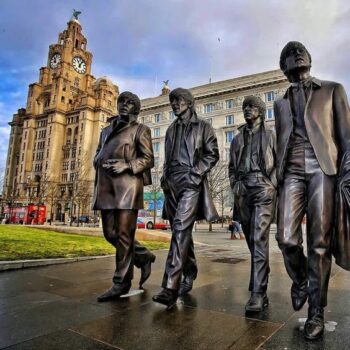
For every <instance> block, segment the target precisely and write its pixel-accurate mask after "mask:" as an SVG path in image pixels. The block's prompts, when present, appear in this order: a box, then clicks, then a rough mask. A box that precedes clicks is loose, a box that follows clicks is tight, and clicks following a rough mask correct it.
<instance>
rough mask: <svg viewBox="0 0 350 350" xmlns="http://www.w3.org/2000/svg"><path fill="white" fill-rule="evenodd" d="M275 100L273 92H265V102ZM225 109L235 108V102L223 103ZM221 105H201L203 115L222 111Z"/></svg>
mask: <svg viewBox="0 0 350 350" xmlns="http://www.w3.org/2000/svg"><path fill="white" fill-rule="evenodd" d="M274 100H275V93H274V91H269V92H265V102H271V101H274ZM225 107H226V109H231V108H233V107H235V102H234V100H233V99H230V100H226V101H225ZM222 108H223V103H222V102H217V103H206V104H204V105H203V112H204V113H212V112H214V111H215V110H218V109H222Z"/></svg>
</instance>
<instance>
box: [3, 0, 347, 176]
mask: <svg viewBox="0 0 350 350" xmlns="http://www.w3.org/2000/svg"><path fill="white" fill-rule="evenodd" d="M73 8H75V9H77V10H80V11H82V14H81V15H80V17H79V20H80V23H81V24H82V27H83V32H84V35H85V36H86V37H87V39H88V50H89V51H91V52H92V53H93V56H94V57H93V66H92V74H93V75H94V76H95V77H96V78H98V77H101V76H104V75H107V76H109V77H110V78H111V79H112V80H113V81H114V83H116V84H117V85H118V86H119V88H120V90H121V91H123V90H131V91H133V92H135V93H137V94H138V95H139V96H140V97H150V96H154V95H157V94H159V93H160V89H161V86H162V81H163V80H168V79H169V80H170V81H169V85H170V87H171V88H174V87H178V86H182V87H191V86H196V85H201V84H205V83H207V82H208V80H209V76H210V75H211V76H212V80H213V81H218V80H223V79H229V78H233V77H237V76H241V75H247V74H252V73H258V72H262V71H266V70H271V69H276V68H278V60H279V54H280V51H281V49H282V48H283V46H284V45H285V44H286V43H287V42H288V41H290V40H298V41H301V42H303V43H304V44H305V45H306V47H307V48H308V49H309V51H310V53H311V55H312V60H313V62H312V65H313V67H312V73H313V74H314V75H315V76H317V77H319V78H321V79H327V80H335V81H339V82H341V83H343V84H344V85H345V88H346V90H347V92H348V94H349V92H350V74H349V73H350V50H349V47H350V33H349V18H350V2H349V1H348V0H327V1H326V0H313V1H310V0H289V1H282V0H279V1H276V0H265V1H259V0H103V1H93V0H81V1H74V0H70V1H68V0H49V1H48V0H0V47H1V51H0V170H1V169H3V168H4V166H5V158H6V154H7V147H8V135H9V127H8V125H7V123H8V122H9V121H10V120H11V118H12V115H13V113H15V112H16V111H17V109H18V108H21V107H23V106H25V102H26V96H27V89H28V85H29V84H30V83H33V82H36V81H37V80H38V73H39V68H40V67H42V66H45V65H46V62H47V54H48V48H49V45H50V44H52V43H56V41H57V36H58V33H59V32H61V31H62V30H64V29H65V28H66V24H67V22H68V20H69V19H70V17H71V15H72V9H73ZM218 38H220V41H219V40H218Z"/></svg>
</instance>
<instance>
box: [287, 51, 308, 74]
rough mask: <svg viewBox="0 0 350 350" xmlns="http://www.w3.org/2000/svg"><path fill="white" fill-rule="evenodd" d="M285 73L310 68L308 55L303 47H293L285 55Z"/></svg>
mask: <svg viewBox="0 0 350 350" xmlns="http://www.w3.org/2000/svg"><path fill="white" fill-rule="evenodd" d="M285 65H286V72H290V71H292V70H295V69H300V68H310V67H311V62H310V58H309V55H308V54H307V52H306V50H305V49H304V48H303V47H299V46H295V47H293V48H292V49H290V50H289V51H288V53H287V57H286V60H285Z"/></svg>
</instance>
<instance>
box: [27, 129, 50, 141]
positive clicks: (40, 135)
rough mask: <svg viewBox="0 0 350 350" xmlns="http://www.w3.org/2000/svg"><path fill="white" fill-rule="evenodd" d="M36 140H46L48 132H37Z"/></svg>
mask: <svg viewBox="0 0 350 350" xmlns="http://www.w3.org/2000/svg"><path fill="white" fill-rule="evenodd" d="M26 136H27V135H26V134H25V136H24V137H26ZM35 138H38V139H44V138H46V130H39V131H36V132H35Z"/></svg>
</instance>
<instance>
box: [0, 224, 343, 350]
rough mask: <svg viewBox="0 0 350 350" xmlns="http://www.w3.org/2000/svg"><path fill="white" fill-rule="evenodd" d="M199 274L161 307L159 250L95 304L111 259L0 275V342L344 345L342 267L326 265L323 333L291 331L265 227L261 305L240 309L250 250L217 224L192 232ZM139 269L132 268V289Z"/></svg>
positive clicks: (284, 286) (106, 346)
mask: <svg viewBox="0 0 350 350" xmlns="http://www.w3.org/2000/svg"><path fill="white" fill-rule="evenodd" d="M194 237H195V240H197V241H199V242H201V243H203V244H201V245H198V246H196V252H197V257H198V265H199V275H198V278H197V280H196V281H195V284H194V289H193V290H192V292H191V294H190V295H189V296H187V297H186V298H184V299H183V300H181V301H179V302H178V304H177V306H176V307H175V308H174V309H172V310H170V311H166V310H165V308H164V307H162V306H161V305H159V304H155V303H153V302H152V300H151V298H152V295H154V294H155V293H156V292H158V291H159V290H160V287H159V286H160V283H161V279H162V275H163V269H164V264H165V258H166V255H167V252H166V251H156V252H155V254H156V256H157V260H156V262H155V263H154V264H153V266H152V267H153V269H152V275H151V277H150V279H149V280H148V281H147V282H146V284H145V291H144V293H142V294H138V295H135V296H133V297H130V298H125V299H121V300H119V301H115V302H108V303H102V304H100V303H97V301H96V297H97V296H98V295H99V294H101V293H102V292H104V291H105V290H106V289H107V288H109V287H110V285H111V277H112V274H113V270H114V258H113V257H109V258H101V259H97V260H89V261H82V262H76V263H72V264H65V265H53V266H48V267H38V268H32V269H25V270H17V271H8V272H3V273H0V349H5V348H6V349H11V350H19V349H21V350H24V349H35V350H48V349H49V350H55V349H59V350H61V349H68V350H70V349H71V350H80V349H82V350H89V349H99V350H112V349H125V350H126V349H128V350H137V349H140V350H141V349H142V350H145V349H147V350H148V349H150V350H158V349H159V350H172V349H174V350H175V349H176V350H180V349H181V350H192V349H195V350H200V349H203V350H211V349H213V350H221V349H240V350H241V349H248V350H252V349H266V350H267V349H281V350H282V349H288V350H289V349H297V350H302V349H348V348H349V346H348V344H349V342H350V339H349V338H350V335H349V326H350V316H349V315H348V314H349V310H350V298H349V293H350V275H349V274H348V273H347V272H346V271H344V270H342V269H340V268H338V267H336V265H333V270H332V276H331V282H330V290H329V298H328V299H329V300H328V302H329V307H328V308H327V309H326V312H325V318H326V322H327V325H326V332H325V336H324V338H323V339H321V340H318V341H316V342H309V341H306V340H304V338H303V334H302V331H301V330H300V329H301V327H302V325H303V321H304V319H305V317H306V314H307V307H306V306H305V307H304V308H303V309H302V310H301V311H299V312H294V311H293V309H292V306H291V301H290V285H291V282H290V280H289V278H288V276H287V275H286V272H285V269H284V266H283V262H282V258H281V255H280V253H279V252H278V250H277V248H276V244H275V242H274V235H273V234H271V236H270V239H271V246H272V249H271V254H270V260H271V274H270V281H269V289H268V296H269V299H270V305H269V307H268V309H266V310H265V311H264V312H262V313H260V314H258V315H256V316H252V315H249V317H247V315H245V312H244V305H245V303H246V301H247V299H248V297H249V293H248V291H247V286H248V279H249V268H250V267H249V266H250V263H249V258H250V256H249V254H248V250H247V248H246V243H245V241H239V240H236V241H231V240H230V239H229V237H230V235H229V233H228V232H227V231H226V232H225V230H219V229H218V230H214V231H213V232H212V233H209V232H207V231H204V230H199V231H197V232H195V233H194ZM139 278H140V273H139V270H136V271H135V277H134V284H133V285H134V287H135V288H136V286H137V285H138V280H139Z"/></svg>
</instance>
